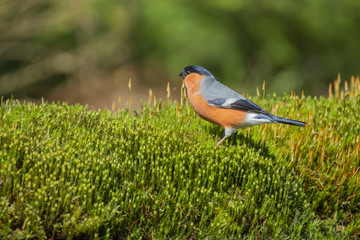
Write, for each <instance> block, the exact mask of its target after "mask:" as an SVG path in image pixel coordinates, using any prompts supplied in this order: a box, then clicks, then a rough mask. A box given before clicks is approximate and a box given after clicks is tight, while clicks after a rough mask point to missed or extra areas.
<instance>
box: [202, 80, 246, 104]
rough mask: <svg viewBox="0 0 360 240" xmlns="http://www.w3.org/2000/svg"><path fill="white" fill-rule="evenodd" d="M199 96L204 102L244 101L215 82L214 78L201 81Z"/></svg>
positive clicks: (238, 95)
mask: <svg viewBox="0 0 360 240" xmlns="http://www.w3.org/2000/svg"><path fill="white" fill-rule="evenodd" d="M200 94H202V95H203V97H204V99H205V100H206V101H209V100H214V99H229V98H238V99H245V97H243V96H242V95H241V94H239V93H237V92H235V91H234V90H232V89H231V88H229V87H227V86H225V85H224V84H221V83H220V82H218V81H216V79H215V78H214V77H204V78H203V79H202V81H201V87H200Z"/></svg>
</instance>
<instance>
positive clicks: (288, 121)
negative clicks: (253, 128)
mask: <svg viewBox="0 0 360 240" xmlns="http://www.w3.org/2000/svg"><path fill="white" fill-rule="evenodd" d="M272 119H273V120H274V122H276V123H283V124H289V125H294V126H299V127H304V126H305V125H306V122H301V121H296V120H292V119H287V118H282V117H277V116H272Z"/></svg>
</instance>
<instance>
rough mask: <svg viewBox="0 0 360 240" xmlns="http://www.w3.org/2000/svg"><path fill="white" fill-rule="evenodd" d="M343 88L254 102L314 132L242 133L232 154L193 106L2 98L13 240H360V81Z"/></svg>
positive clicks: (8, 230)
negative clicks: (113, 107) (128, 106)
mask: <svg viewBox="0 0 360 240" xmlns="http://www.w3.org/2000/svg"><path fill="white" fill-rule="evenodd" d="M336 84H337V85H336ZM334 86H335V94H334V95H331V96H330V97H329V98H324V97H320V98H316V97H315V98H312V97H306V98H305V97H298V96H294V95H292V96H288V95H284V96H281V97H278V96H275V95H274V96H271V97H268V98H265V99H261V98H257V97H255V98H252V100H253V101H254V102H256V103H258V104H261V105H262V106H263V107H264V108H265V109H267V110H269V111H270V112H272V113H273V114H275V115H278V116H283V117H288V118H293V119H298V120H302V121H306V122H307V123H308V125H307V126H306V127H305V128H298V127H294V126H287V125H263V126H255V127H253V128H250V129H246V130H239V131H238V134H237V135H234V136H232V137H230V138H229V139H228V140H226V141H225V142H224V144H223V147H222V148H220V149H217V148H216V147H215V144H216V142H217V141H218V140H219V139H220V138H221V137H222V134H223V130H222V129H220V128H219V127H217V126H213V125H211V124H210V123H207V122H205V121H203V120H201V119H200V118H198V117H197V116H196V115H195V114H194V112H193V111H192V109H191V108H190V107H189V106H188V105H187V104H186V103H184V104H178V103H176V102H170V101H169V102H168V103H166V104H163V103H161V102H157V103H155V104H153V105H151V107H150V106H146V105H145V106H144V107H143V108H142V109H141V110H140V111H137V112H133V113H129V111H125V110H124V111H119V112H116V113H113V112H109V111H106V110H105V111H94V110H89V109H88V108H86V107H83V106H68V105H67V104H66V103H57V104H56V103H52V104H47V103H44V104H40V105H34V104H31V103H23V104H20V103H18V102H17V101H15V100H11V101H2V103H1V109H0V127H1V131H0V164H1V170H0V193H1V196H0V235H1V236H0V237H1V238H9V239H24V238H27V239H47V238H48V239H67V238H69V239H70V238H71V239H126V238H129V239H140V238H143V239H166V238H179V239H193V238H195V239H203V238H206V237H209V239H226V238H228V239H234V238H237V239H241V238H246V239H255V238H256V239H269V238H270V239H304V238H307V239H323V238H327V239H341V238H352V237H354V238H355V237H357V236H359V232H360V228H359V226H360V211H359V210H360V205H359V202H360V194H359V192H360V190H359V187H360V182H359V171H360V167H359V165H360V163H359V162H360V157H359V148H360V124H359V119H360V94H359V90H360V87H359V86H360V83H359V80H357V81H355V80H353V81H352V84H351V85H350V87H348V86H347V85H346V86H345V91H342V92H341V91H340V90H339V86H338V82H337V83H336V82H335V85H334ZM332 92H333V91H332V90H331V93H332Z"/></svg>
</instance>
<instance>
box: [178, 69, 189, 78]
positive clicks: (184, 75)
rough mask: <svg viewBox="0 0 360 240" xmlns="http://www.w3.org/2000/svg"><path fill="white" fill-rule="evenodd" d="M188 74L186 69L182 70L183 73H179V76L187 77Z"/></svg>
mask: <svg viewBox="0 0 360 240" xmlns="http://www.w3.org/2000/svg"><path fill="white" fill-rule="evenodd" d="M187 75H188V74H187V73H186V71H185V69H184V70H182V71H181V73H180V74H179V76H180V77H182V79H185V78H186V76H187Z"/></svg>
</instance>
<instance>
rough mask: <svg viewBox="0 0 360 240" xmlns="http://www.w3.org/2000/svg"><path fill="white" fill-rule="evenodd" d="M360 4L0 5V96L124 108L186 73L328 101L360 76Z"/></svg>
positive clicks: (164, 1) (175, 85)
mask: <svg viewBox="0 0 360 240" xmlns="http://www.w3.org/2000/svg"><path fill="white" fill-rule="evenodd" d="M359 13H360V1H359V0H344V1H335V0H317V1H310V0H303V1H288V0H277V1H267V0H259V1H250V0H248V1H246V0H237V1H235V0H222V1H215V0H206V1H205V0H199V1H190V0H172V1H169V0H151V1H145V0H144V1H141V0H76V1H74V0H61V1H46V0H26V1H25V0H1V1H0V96H4V97H5V98H8V97H11V96H12V95H13V96H14V97H16V98H19V99H21V100H28V101H35V102H36V101H39V99H41V98H42V97H43V98H44V99H45V100H47V101H67V102H69V103H70V104H74V103H80V104H84V105H85V104H88V105H89V106H90V107H91V108H95V109H98V108H113V109H114V108H116V109H117V108H122V107H124V106H125V103H126V101H128V99H129V89H128V82H129V79H130V78H131V80H132V99H133V102H134V103H133V106H134V107H136V106H139V102H140V100H141V99H142V100H144V101H147V99H148V93H149V88H151V89H152V91H153V92H154V94H155V95H156V96H157V98H158V97H161V98H163V99H164V98H165V96H166V86H167V82H170V87H171V91H172V93H171V96H172V98H173V99H176V98H178V96H179V95H180V87H181V78H180V77H179V76H178V75H179V73H180V72H181V70H182V69H183V68H184V67H185V66H187V65H202V66H204V67H205V68H207V69H208V70H210V71H211V72H212V73H213V75H214V76H215V77H217V78H218V79H219V80H220V81H221V82H223V83H225V84H226V85H228V86H230V87H232V88H234V89H235V90H237V91H239V92H240V93H245V94H249V95H255V94H256V87H259V88H261V86H262V83H263V81H264V80H265V81H266V92H267V93H273V92H276V93H278V94H282V93H284V92H287V93H290V92H291V91H292V90H294V91H295V92H297V93H298V94H300V93H301V90H304V91H305V94H306V95H327V89H328V84H329V82H332V81H333V80H334V79H336V77H337V74H338V73H341V76H342V79H344V80H346V79H347V80H348V79H349V78H350V76H351V75H359V73H360V14H359Z"/></svg>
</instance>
